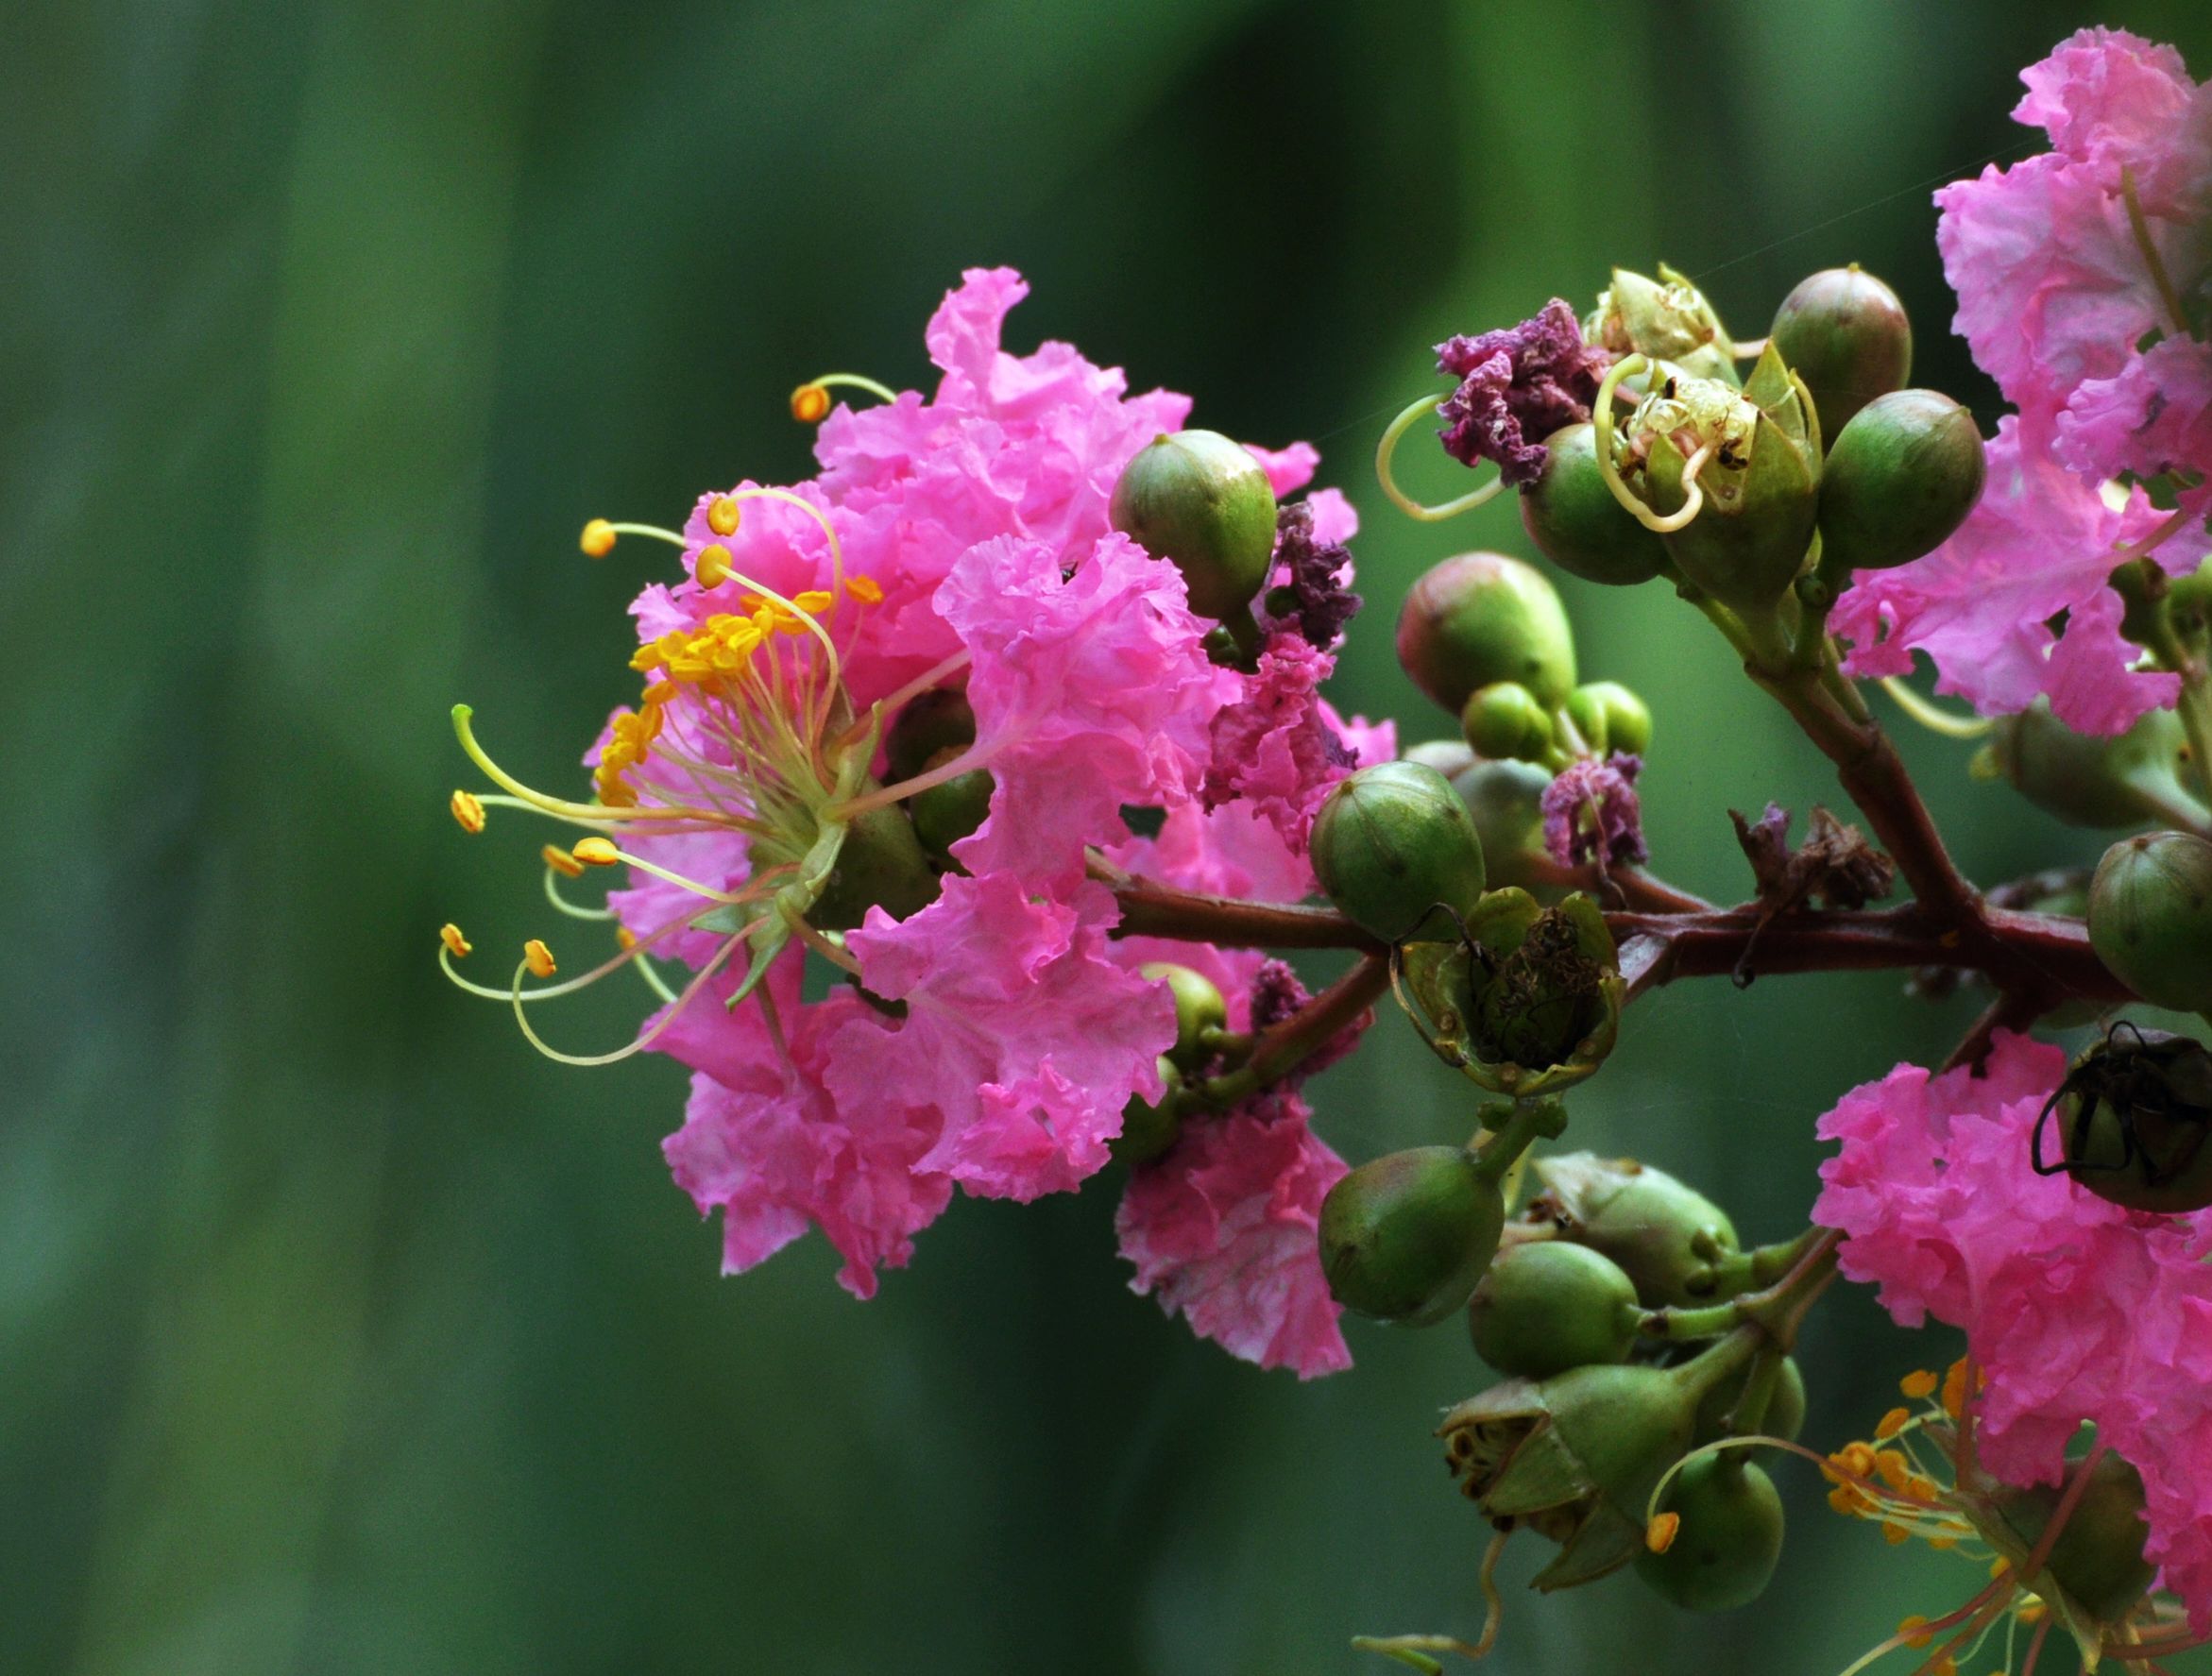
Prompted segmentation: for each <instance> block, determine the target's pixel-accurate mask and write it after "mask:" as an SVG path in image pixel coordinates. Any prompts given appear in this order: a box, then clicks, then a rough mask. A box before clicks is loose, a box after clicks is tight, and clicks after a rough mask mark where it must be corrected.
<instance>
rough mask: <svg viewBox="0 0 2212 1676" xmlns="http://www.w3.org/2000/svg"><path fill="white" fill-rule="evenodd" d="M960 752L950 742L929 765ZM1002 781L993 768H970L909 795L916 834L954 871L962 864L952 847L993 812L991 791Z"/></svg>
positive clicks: (935, 765) (941, 865) (939, 864)
mask: <svg viewBox="0 0 2212 1676" xmlns="http://www.w3.org/2000/svg"><path fill="white" fill-rule="evenodd" d="M959 754H960V751H959V749H958V748H957V747H954V746H950V745H947V746H946V747H944V749H943V750H942V751H939V752H938V753H936V754H935V755H934V756H932V757H930V758H929V760H928V761H927V764H925V765H924V766H925V767H927V768H931V769H937V768H943V767H944V765H945V764H946V763H948V762H950V761H952V760H953V759H954V758H955V757H957V756H958V755H959ZM997 789H998V782H997V780H996V779H995V778H994V777H993V775H992V773H991V770H989V769H970V770H968V771H967V772H966V773H964V774H955V775H954V776H953V777H952V778H951V779H949V780H943V781H940V782H939V783H938V784H936V785H935V786H927V787H923V788H922V789H921V790H920V791H917V792H915V793H914V794H913V796H911V797H910V798H908V799H907V808H908V810H909V811H910V813H911V815H912V817H913V822H914V837H915V838H917V839H918V840H919V841H920V843H921V846H922V849H923V850H924V852H925V853H926V854H927V855H928V857H929V859H930V860H931V861H932V862H933V863H935V864H936V865H937V867H939V868H940V869H942V870H944V871H945V872H950V871H952V870H953V869H954V868H955V867H957V866H958V865H959V863H958V862H956V861H955V860H954V859H953V855H952V847H953V845H955V844H957V843H959V842H960V841H961V839H962V838H967V837H968V836H970V835H971V834H972V833H974V832H975V831H976V829H977V828H978V827H979V826H981V825H982V824H983V822H984V821H985V820H987V819H988V818H989V817H990V814H991V794H992V793H993V792H994V791H995V790H997Z"/></svg>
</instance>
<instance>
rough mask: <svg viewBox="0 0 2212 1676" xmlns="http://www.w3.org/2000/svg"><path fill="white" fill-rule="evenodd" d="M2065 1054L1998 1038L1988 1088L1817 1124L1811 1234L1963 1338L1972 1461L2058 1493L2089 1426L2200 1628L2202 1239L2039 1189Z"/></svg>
mask: <svg viewBox="0 0 2212 1676" xmlns="http://www.w3.org/2000/svg"><path fill="white" fill-rule="evenodd" d="M2066 1065H2067V1061H2066V1055H2065V1054H2064V1053H2062V1052H2061V1051H2060V1050H2059V1049H2057V1048H2055V1047H2052V1046H2050V1045H2048V1044H2046V1043H2043V1042H2039V1041H2034V1040H2033V1039H2032V1038H2030V1037H2027V1036H2018V1035H2013V1034H2010V1033H2008V1032H2004V1031H1999V1033H1998V1035H1997V1037H1996V1039H1995V1041H1994V1043H1993V1045H1992V1048H1991V1051H1990V1055H1989V1058H1988V1062H1987V1064H1986V1066H1985V1068H1984V1072H1983V1074H1982V1075H1979V1076H1977V1075H1973V1074H1972V1073H1971V1072H1970V1071H1968V1070H1965V1069H1963V1068H1962V1069H1960V1070H1956V1071H1949V1072H1945V1073H1942V1074H1940V1075H1931V1074H1930V1073H1928V1072H1927V1071H1924V1070H1922V1069H1920V1068H1919V1067H1918V1066H1914V1065H1899V1066H1898V1067H1897V1069H1896V1070H1895V1071H1893V1072H1891V1073H1890V1074H1889V1075H1887V1076H1886V1077H1884V1078H1882V1079H1881V1080H1880V1081H1879V1082H1870V1083H1866V1084H1863V1085H1862V1086H1861V1087H1859V1088H1856V1089H1854V1090H1852V1091H1851V1092H1849V1093H1847V1094H1846V1095H1845V1096H1844V1098H1843V1099H1842V1101H1841V1102H1839V1103H1838V1105H1837V1106H1836V1108H1835V1109H1834V1110H1832V1111H1830V1112H1829V1114H1828V1115H1827V1116H1826V1117H1824V1118H1822V1119H1821V1120H1820V1126H1819V1133H1820V1135H1821V1137H1822V1139H1824V1140H1829V1141H1835V1142H1839V1143H1841V1145H1840V1149H1839V1150H1838V1152H1837V1154H1836V1156H1835V1157H1834V1158H1832V1159H1829V1160H1828V1161H1827V1162H1826V1163H1824V1164H1823V1165H1822V1166H1821V1171H1820V1174H1821V1179H1822V1182H1823V1184H1824V1185H1823V1187H1822V1190H1821V1194H1820V1197H1819V1200H1818V1201H1817V1202H1816V1203H1815V1205H1814V1206H1813V1211H1812V1214H1813V1220H1814V1221H1816V1222H1818V1223H1821V1224H1822V1225H1824V1226H1826V1227H1832V1228H1837V1229H1840V1230H1842V1232H1843V1233H1844V1234H1845V1235H1846V1238H1845V1240H1844V1242H1843V1244H1842V1246H1841V1249H1840V1252H1839V1261H1840V1264H1841V1267H1842V1270H1843V1273H1844V1274H1845V1275H1846V1277H1848V1278H1851V1279H1854V1280H1861V1281H1870V1282H1873V1283H1874V1284H1875V1285H1876V1286H1877V1287H1879V1289H1880V1290H1879V1293H1878V1295H1879V1297H1880V1301H1881V1303H1882V1305H1883V1306H1884V1307H1885V1308H1886V1309H1887V1310H1888V1311H1889V1312H1890V1313H1891V1315H1893V1316H1894V1317H1895V1318H1896V1319H1897V1322H1898V1323H1899V1324H1900V1325H1901V1326H1905V1327H1918V1326H1921V1325H1923V1324H1924V1323H1925V1322H1926V1321H1927V1320H1928V1319H1929V1318H1930V1317H1931V1316H1932V1317H1934V1318H1935V1319H1937V1320H1940V1321H1945V1322H1948V1323H1949V1324H1950V1325H1952V1326H1954V1327H1959V1328H1963V1329H1965V1334H1966V1345H1967V1348H1968V1351H1969V1352H1970V1354H1971V1355H1972V1357H1973V1359H1974V1362H1975V1363H1976V1364H1977V1365H1978V1366H1979V1367H1980V1368H1981V1370H1982V1375H1983V1377H1984V1379H1985V1380H1986V1385H1985V1387H1984V1388H1983V1390H1982V1394H1981V1396H1980V1397H1979V1398H1978V1399H1977V1402H1976V1420H1977V1447H1978V1449H1979V1450H1980V1452H1981V1458H1982V1463H1983V1464H1985V1465H1986V1466H1987V1467H1988V1468H1989V1469H1990V1470H1991V1471H1992V1472H1994V1473H1995V1474H1997V1475H1998V1476H1999V1478H2002V1479H2005V1480H2007V1481H2011V1482H2014V1483H2019V1484H2035V1483H2046V1484H2048V1483H2056V1482H2058V1481H2059V1480H2060V1479H2061V1477H2062V1475H2063V1473H2064V1471H2065V1452H2066V1447H2067V1443H2068V1441H2069V1440H2070V1439H2071V1438H2072V1437H2073V1436H2074V1433H2075V1431H2077V1430H2078V1429H2079V1427H2080V1426H2081V1424H2082V1422H2084V1421H2090V1422H2093V1423H2094V1424H2095V1425H2096V1427H2097V1433H2098V1438H2099V1440H2100V1441H2101V1443H2103V1444H2105V1445H2107V1446H2108V1447H2112V1448H2114V1449H2116V1450H2118V1452H2119V1453H2120V1454H2121V1455H2122V1456H2124V1457H2125V1458H2126V1459H2127V1460H2128V1461H2130V1462H2132V1463H2133V1464H2135V1466H2136V1467H2137V1468H2138V1469H2139V1470H2140V1471H2141V1473H2142V1475H2143V1481H2144V1483H2145V1486H2146V1488H2147V1491H2148V1495H2149V1500H2148V1504H2147V1518H2148V1521H2149V1525H2150V1539H2149V1543H2148V1545H2147V1548H2146V1552H2147V1553H2148V1554H2149V1556H2150V1558H2151V1559H2152V1561H2153V1562H2155V1563H2156V1564H2157V1565H2158V1566H2160V1567H2161V1573H2162V1580H2163V1583H2164V1586H2165V1587H2167V1588H2169V1589H2170V1590H2171V1591H2172V1592H2173V1593H2174V1594H2176V1595H2177V1596H2179V1597H2180V1598H2181V1600H2183V1601H2184V1602H2185V1603H2186V1605H2187V1607H2188V1609H2189V1614H2190V1619H2191V1623H2192V1625H2193V1627H2194V1628H2195V1630H2196V1632H2197V1633H2198V1634H2204V1633H2206V1631H2207V1630H2212V1267H2208V1266H2207V1265H2206V1264H2205V1262H2204V1261H2203V1260H2204V1257H2205V1255H2206V1252H2207V1247H2208V1245H2212V1223H2208V1222H2207V1220H2206V1218H2204V1217H2203V1216H2193V1217H2160V1216H2153V1215H2149V1214H2145V1213H2142V1212H2138V1211H2131V1210H2122V1209H2120V1208H2119V1207H2118V1206H2117V1205H2113V1204H2110V1203H2107V1202H2106V1201H2105V1200H2103V1199H2101V1198H2099V1197H2097V1196H2096V1195H2095V1194H2091V1193H2089V1192H2088V1191H2086V1190H2085V1189H2084V1188H2082V1187H2081V1186H2079V1185H2078V1184H2077V1183H2075V1182H2073V1181H2071V1180H2070V1179H2068V1178H2067V1177H2065V1176H2063V1175H2061V1176H2038V1175H2037V1174H2036V1173H2035V1172H2034V1170H2033V1167H2032V1166H2031V1161H2030V1138H2031V1135H2032V1133H2033V1129H2034V1126H2035V1123H2036V1120H2037V1118H2038V1116H2039V1114H2040V1113H2041V1112H2042V1110H2043V1107H2044V1104H2045V1102H2046V1101H2047V1100H2048V1099H2049V1098H2050V1095H2051V1093H2052V1092H2053V1091H2054V1090H2055V1089H2056V1088H2057V1087H2058V1084H2059V1082H2060V1079H2061V1078H2062V1077H2064V1075H2066Z"/></svg>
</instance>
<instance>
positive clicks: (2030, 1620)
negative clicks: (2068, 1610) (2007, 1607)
mask: <svg viewBox="0 0 2212 1676" xmlns="http://www.w3.org/2000/svg"><path fill="white" fill-rule="evenodd" d="M2049 1612H2050V1607H2048V1606H2046V1605H2045V1604H2044V1603H2043V1600H2042V1599H2041V1598H2040V1597H2039V1596H2035V1595H2031V1596H2029V1597H2028V1599H2026V1600H2022V1601H2021V1602H2020V1603H2019V1604H2018V1605H2017V1606H2016V1607H2014V1608H2013V1615H2014V1616H2015V1617H2017V1618H2018V1619H2019V1620H2020V1621H2021V1622H2022V1623H2024V1624H2039V1623H2041V1622H2042V1621H2043V1619H2044V1617H2045V1615H2046V1614H2048V1613H2049Z"/></svg>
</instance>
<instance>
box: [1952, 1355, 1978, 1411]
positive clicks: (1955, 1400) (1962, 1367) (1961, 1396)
mask: <svg viewBox="0 0 2212 1676" xmlns="http://www.w3.org/2000/svg"><path fill="white" fill-rule="evenodd" d="M1981 1387H1982V1381H1979V1380H1978V1381H1976V1383H1975V1389H1976V1390H1977V1391H1979V1390H1980V1389H1981ZM1942 1400H1943V1412H1944V1413H1945V1414H1948V1415H1950V1417H1951V1418H1952V1419H1954V1420H1955V1419H1957V1418H1958V1417H1959V1414H1960V1413H1961V1412H1962V1411H1963V1410H1964V1409H1965V1406H1966V1359H1965V1357H1963V1356H1962V1357H1960V1358H1959V1360H1958V1361H1956V1362H1954V1363H1951V1364H1950V1366H1949V1367H1948V1369H1947V1370H1946V1371H1945V1373H1944V1376H1943V1398H1942Z"/></svg>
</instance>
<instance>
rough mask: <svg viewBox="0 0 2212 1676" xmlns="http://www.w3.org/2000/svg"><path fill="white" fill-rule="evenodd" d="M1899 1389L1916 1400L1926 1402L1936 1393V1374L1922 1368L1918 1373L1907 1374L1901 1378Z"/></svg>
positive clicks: (1898, 1383)
mask: <svg viewBox="0 0 2212 1676" xmlns="http://www.w3.org/2000/svg"><path fill="white" fill-rule="evenodd" d="M1897 1389H1898V1390H1899V1391H1902V1392H1903V1393H1904V1394H1905V1395H1906V1396H1907V1397H1911V1398H1912V1399H1913V1400H1914V1402H1926V1401H1927V1400H1928V1399H1929V1398H1930V1397H1933V1396H1934V1395H1935V1376H1934V1375H1933V1374H1931V1373H1930V1372H1929V1371H1928V1370H1927V1369H1926V1368H1922V1369H1921V1370H1920V1371H1919V1372H1918V1373H1910V1374H1907V1375H1906V1376H1905V1377H1904V1378H1903V1379H1901V1380H1898V1381H1897Z"/></svg>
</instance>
